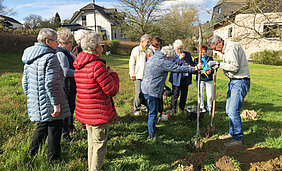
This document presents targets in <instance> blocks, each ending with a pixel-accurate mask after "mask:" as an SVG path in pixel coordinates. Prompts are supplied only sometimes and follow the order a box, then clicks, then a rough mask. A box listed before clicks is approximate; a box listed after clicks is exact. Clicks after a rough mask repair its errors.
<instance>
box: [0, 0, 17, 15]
mask: <svg viewBox="0 0 282 171" xmlns="http://www.w3.org/2000/svg"><path fill="white" fill-rule="evenodd" d="M0 14H1V15H8V16H11V15H15V14H16V12H14V11H13V9H11V8H7V7H6V6H5V5H4V0H0Z"/></svg>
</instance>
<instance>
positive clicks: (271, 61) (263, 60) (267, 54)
mask: <svg viewBox="0 0 282 171" xmlns="http://www.w3.org/2000/svg"><path fill="white" fill-rule="evenodd" d="M250 58H251V59H253V60H254V63H257V64H266V65H282V50H280V51H273V50H264V51H262V52H256V53H253V54H251V57H250Z"/></svg>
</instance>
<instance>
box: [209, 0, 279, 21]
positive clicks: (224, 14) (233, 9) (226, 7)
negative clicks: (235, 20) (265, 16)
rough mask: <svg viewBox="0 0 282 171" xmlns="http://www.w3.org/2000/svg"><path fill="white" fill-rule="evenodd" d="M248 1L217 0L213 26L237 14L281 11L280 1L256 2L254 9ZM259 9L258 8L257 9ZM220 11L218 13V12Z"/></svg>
mask: <svg viewBox="0 0 282 171" xmlns="http://www.w3.org/2000/svg"><path fill="white" fill-rule="evenodd" d="M249 2H250V1H249V0H219V1H218V3H217V4H216V5H215V6H214V8H213V16H212V20H213V22H214V23H215V24H217V23H219V22H222V21H223V20H224V19H225V18H232V17H233V16H235V15H237V14H238V13H254V12H258V13H261V12H264V13H266V12H274V11H275V12H278V11H280V12H281V11H282V3H281V0H257V1H256V2H255V1H252V3H256V8H253V7H252V6H251V5H252V4H251V3H249ZM257 7H259V8H257ZM219 9H220V11H221V12H220V13H219V12H218V11H219Z"/></svg>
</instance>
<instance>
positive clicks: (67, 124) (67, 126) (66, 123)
mask: <svg viewBox="0 0 282 171" xmlns="http://www.w3.org/2000/svg"><path fill="white" fill-rule="evenodd" d="M75 97H76V96H75V95H68V103H69V107H70V112H71V116H69V117H67V118H65V119H64V120H63V130H62V134H63V135H69V134H70V132H71V131H72V130H73V129H74V125H73V113H74V109H75Z"/></svg>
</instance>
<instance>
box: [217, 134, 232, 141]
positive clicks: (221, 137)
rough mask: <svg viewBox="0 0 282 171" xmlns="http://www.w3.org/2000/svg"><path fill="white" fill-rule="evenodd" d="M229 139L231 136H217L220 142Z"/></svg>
mask: <svg viewBox="0 0 282 171" xmlns="http://www.w3.org/2000/svg"><path fill="white" fill-rule="evenodd" d="M229 138H232V136H231V135H229V134H227V135H221V136H219V139H220V140H225V139H229Z"/></svg>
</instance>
